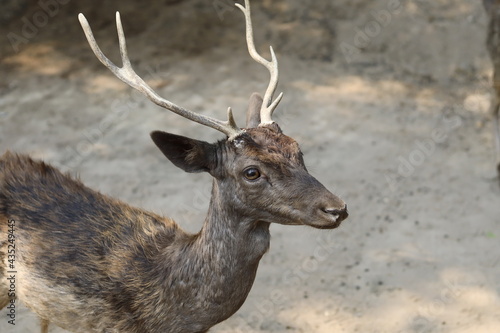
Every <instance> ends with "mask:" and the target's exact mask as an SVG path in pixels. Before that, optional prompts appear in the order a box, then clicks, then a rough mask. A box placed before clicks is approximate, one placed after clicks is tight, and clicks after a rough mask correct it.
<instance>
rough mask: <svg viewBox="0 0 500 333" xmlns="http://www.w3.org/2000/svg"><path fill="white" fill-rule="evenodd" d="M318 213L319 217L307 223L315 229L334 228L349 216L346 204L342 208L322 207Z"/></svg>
mask: <svg viewBox="0 0 500 333" xmlns="http://www.w3.org/2000/svg"><path fill="white" fill-rule="evenodd" d="M319 214H320V217H321V218H320V219H319V220H318V221H315V222H313V223H308V225H309V226H311V227H313V228H316V229H335V228H338V227H339V226H340V224H341V223H342V221H344V220H345V219H346V218H347V217H348V216H349V212H348V211H347V205H345V206H344V208H342V209H336V208H323V209H321V210H320V212H319Z"/></svg>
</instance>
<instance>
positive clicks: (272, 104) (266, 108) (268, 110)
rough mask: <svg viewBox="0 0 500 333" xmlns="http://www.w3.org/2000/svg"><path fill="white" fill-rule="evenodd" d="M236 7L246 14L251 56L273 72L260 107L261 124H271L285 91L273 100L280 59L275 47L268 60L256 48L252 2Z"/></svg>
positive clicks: (246, 1) (271, 49) (246, 0)
mask: <svg viewBox="0 0 500 333" xmlns="http://www.w3.org/2000/svg"><path fill="white" fill-rule="evenodd" d="M235 5H236V7H238V8H239V9H240V10H241V11H242V12H243V14H244V15H245V22H246V36H247V45H248V52H249V53H250V56H251V57H252V58H253V59H254V60H255V61H257V62H258V63H259V64H261V65H263V66H264V67H266V68H267V69H268V70H269V73H270V74H271V78H270V80H269V86H268V87H267V90H266V93H265V95H264V99H263V103H262V107H261V109H260V118H261V122H260V123H261V125H262V124H271V123H273V120H272V114H273V112H274V110H275V109H276V107H277V106H278V104H279V102H280V101H281V98H282V97H283V93H280V94H279V96H278V97H277V98H276V99H275V100H274V101H272V100H273V96H274V92H275V91H276V87H277V86H278V78H279V72H278V60H277V59H276V55H275V54H274V50H273V47H272V46H270V47H269V49H270V51H271V61H268V60H266V59H265V58H263V57H262V56H261V55H260V54H259V53H258V52H257V50H256V49H255V43H254V39H253V27H252V19H251V15H250V14H251V12H250V2H249V1H248V0H245V7H243V6H242V5H240V4H239V3H237V4H235Z"/></svg>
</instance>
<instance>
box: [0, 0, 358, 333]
mask: <svg viewBox="0 0 500 333" xmlns="http://www.w3.org/2000/svg"><path fill="white" fill-rule="evenodd" d="M236 6H238V8H239V9H241V10H242V11H243V13H244V15H245V20H246V34H247V44H248V48H249V51H250V54H251V56H252V57H253V58H254V59H255V60H256V61H257V62H259V63H260V64H262V65H264V66H265V67H266V68H267V69H268V70H269V72H270V74H271V79H270V83H269V86H268V88H267V91H266V93H265V95H264V98H261V97H260V96H259V95H258V94H254V95H252V97H251V100H250V107H249V110H248V114H247V126H246V128H243V129H241V128H239V127H238V126H237V125H236V123H235V120H234V118H233V115H232V112H231V109H229V111H228V120H227V121H220V120H216V119H213V118H210V117H208V116H203V115H199V114H196V113H194V112H192V111H189V110H187V109H184V108H182V107H180V106H177V105H175V104H174V103H172V102H170V101H167V100H165V99H163V98H161V97H160V96H159V95H157V94H156V92H154V91H153V89H151V87H149V86H148V85H147V84H146V83H145V82H144V81H143V80H142V79H141V78H140V77H139V76H138V75H137V74H136V73H135V72H134V70H133V69H132V66H131V64H130V61H129V58H128V55H127V49H126V45H125V37H124V33H123V28H122V24H121V22H120V15H119V14H118V13H117V14H116V23H117V29H118V36H119V45H120V53H121V58H122V62H123V67H121V68H119V67H117V66H116V65H115V64H113V63H112V62H111V61H110V60H109V59H108V58H106V56H105V55H104V54H103V53H102V52H101V50H100V48H99V47H98V45H97V43H96V41H95V39H94V37H93V34H92V31H91V29H90V26H89V25H88V23H87V20H86V19H85V17H84V16H83V15H82V14H80V15H79V19H80V22H81V25H82V27H83V30H84V32H85V35H86V37H87V39H88V41H89V43H90V46H91V48H92V50H93V51H94V53H95V54H96V56H97V58H98V59H99V60H100V61H101V62H102V63H103V64H104V65H105V66H106V67H108V68H109V69H110V70H111V71H112V72H113V73H114V74H115V75H116V76H117V77H118V78H120V79H121V80H122V81H124V82H125V83H127V84H128V85H130V86H132V87H133V88H135V89H137V90H139V91H140V92H142V93H143V94H144V95H146V96H147V97H148V98H149V99H151V100H152V101H153V102H154V103H156V104H158V105H160V106H162V107H164V108H166V109H168V110H170V111H173V112H175V113H178V114H180V115H181V116H183V117H185V118H188V119H190V120H193V121H196V122H198V123H201V124H203V125H206V126H208V127H211V128H213V129H216V130H218V131H220V132H222V133H224V134H225V135H226V137H227V138H226V139H224V140H221V141H219V142H216V143H213V144H210V143H207V142H203V141H198V140H195V139H190V138H187V137H182V136H179V135H175V134H170V133H165V132H160V131H155V132H153V133H152V134H151V137H152V139H153V141H154V143H155V144H156V145H157V146H158V148H159V149H160V150H161V151H162V152H163V154H164V155H165V156H166V157H167V158H168V159H169V160H170V161H171V162H172V163H173V164H175V165H176V166H178V167H179V168H181V169H183V170H184V171H186V172H202V171H204V172H208V173H210V174H211V175H212V176H213V178H214V180H213V187H212V197H211V201H210V206H209V210H208V214H207V217H206V219H205V222H204V224H203V227H202V229H201V231H200V232H198V233H197V234H189V233H186V232H184V231H183V230H182V229H181V228H180V227H179V226H178V225H177V224H176V223H175V222H174V221H173V220H171V219H170V218H167V217H162V216H159V215H156V214H154V213H150V212H147V211H144V210H141V209H138V208H133V207H131V206H129V205H127V204H125V203H122V202H120V201H118V200H116V199H113V198H110V197H108V196H106V195H103V194H101V193H99V192H96V191H94V190H91V189H90V188H87V187H85V186H84V185H83V184H82V183H81V182H80V181H79V180H77V179H74V178H72V177H71V176H70V175H68V174H63V173H61V172H60V171H58V170H57V169H55V168H54V167H52V166H50V165H48V164H45V163H44V162H40V161H35V160H32V159H31V158H30V157H28V156H25V155H17V154H14V153H10V152H7V153H5V154H4V155H3V156H2V157H1V158H0V221H1V224H0V228H1V235H2V238H1V240H0V242H1V243H0V244H1V248H0V249H1V255H2V258H3V260H2V262H1V266H0V308H3V307H5V306H6V305H7V304H10V303H11V302H14V301H15V300H14V299H13V298H12V297H14V295H11V296H12V297H9V292H8V290H9V281H8V279H7V278H8V277H9V276H8V274H10V273H9V272H10V271H12V270H14V269H15V277H16V281H15V282H16V293H15V297H16V298H17V300H20V301H22V302H23V303H24V304H26V305H27V306H28V307H29V308H30V309H31V310H33V311H34V312H35V313H36V314H37V315H38V316H39V317H40V318H41V320H42V332H47V327H48V323H49V322H51V323H53V324H55V325H57V326H60V327H62V328H64V329H67V330H69V331H71V332H82V333H89V332H106V333H111V332H116V333H118V332H119V333H144V332H148V333H154V332H158V333H166V332H169V333H196V332H207V330H208V329H209V328H210V327H212V326H213V325H215V324H217V323H219V322H221V321H223V320H225V319H227V318H228V317H230V316H231V315H232V314H234V313H235V312H236V311H237V310H238V309H239V308H240V306H241V305H242V304H243V302H244V301H245V299H246V297H247V295H248V293H249V291H250V288H251V286H252V284H253V281H254V278H255V275H256V271H257V266H258V264H259V260H260V259H261V257H262V256H263V255H264V253H265V252H266V251H267V250H268V248H269V241H270V234H269V225H270V224H271V223H279V224H286V225H308V226H312V227H315V228H320V229H332V228H336V227H338V226H339V225H340V223H341V222H342V220H344V219H345V218H346V217H347V215H348V213H347V208H346V204H345V203H344V202H343V201H342V200H341V199H340V198H338V197H337V196H335V195H334V194H332V193H331V192H329V191H328V190H327V189H326V188H325V187H324V186H323V185H322V184H321V183H320V182H319V181H317V180H316V179H315V178H313V177H312V176H311V175H310V174H309V173H308V171H307V169H306V167H305V165H304V161H303V158H302V153H301V151H300V149H299V146H298V144H297V142H296V141H295V140H293V139H292V138H290V137H288V136H286V135H284V134H283V133H282V131H281V129H280V127H279V126H278V124H276V123H275V122H274V121H273V120H272V113H273V111H274V109H275V108H276V107H277V105H278V103H279V101H280V99H281V97H282V94H280V95H279V96H278V97H277V98H276V99H275V100H274V101H273V95H274V92H275V90H276V86H277V83H278V63H277V60H276V56H275V54H274V52H273V50H272V48H271V56H272V60H271V61H268V60H266V59H264V58H263V57H262V56H260V55H259V54H258V53H257V51H256V50H255V46H254V42H253V34H252V23H251V20H250V7H249V2H248V0H245V6H242V5H239V4H237V5H236ZM10 234H12V235H13V236H12V237H13V238H12V239H9V238H8V235H10ZM11 240H13V242H11ZM14 242H15V262H13V263H12V264H13V266H9V265H10V263H11V262H9V259H8V258H12V257H9V255H8V253H9V252H10V250H12V249H14V247H13V246H12V245H13V243H14ZM14 266H15V267H14Z"/></svg>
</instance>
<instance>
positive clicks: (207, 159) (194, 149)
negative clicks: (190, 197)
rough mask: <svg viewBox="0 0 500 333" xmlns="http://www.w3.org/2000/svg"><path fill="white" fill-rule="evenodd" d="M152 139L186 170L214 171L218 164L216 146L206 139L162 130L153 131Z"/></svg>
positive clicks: (170, 158) (163, 151)
mask: <svg viewBox="0 0 500 333" xmlns="http://www.w3.org/2000/svg"><path fill="white" fill-rule="evenodd" d="M151 139H153V141H154V143H155V144H156V146H157V147H158V148H160V150H161V152H162V153H163V155H165V156H166V157H167V158H168V159H169V160H170V161H171V162H172V163H174V165H175V166H177V167H179V168H181V169H182V170H184V171H186V172H202V171H206V172H210V173H211V172H212V171H213V170H214V169H215V166H216V154H217V152H216V146H215V145H213V144H210V143H208V142H205V141H199V140H195V139H190V138H187V137H184V136H180V135H175V134H170V133H166V132H161V131H154V132H152V133H151Z"/></svg>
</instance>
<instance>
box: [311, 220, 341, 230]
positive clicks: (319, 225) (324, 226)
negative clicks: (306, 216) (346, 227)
mask: <svg viewBox="0 0 500 333" xmlns="http://www.w3.org/2000/svg"><path fill="white" fill-rule="evenodd" d="M341 223H342V220H337V221H334V222H328V223H325V222H319V223H318V222H316V221H315V222H313V223H305V224H304V225H307V226H309V227H313V228H316V229H335V228H338V227H339V226H340V224H341Z"/></svg>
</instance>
